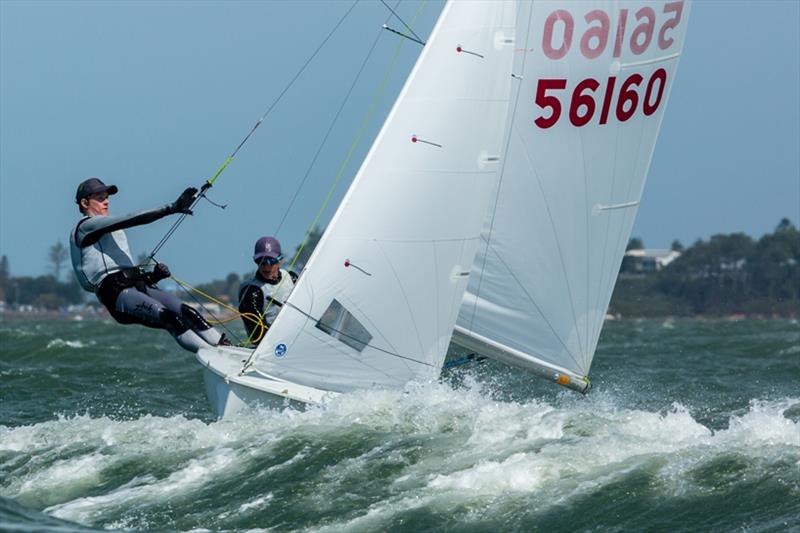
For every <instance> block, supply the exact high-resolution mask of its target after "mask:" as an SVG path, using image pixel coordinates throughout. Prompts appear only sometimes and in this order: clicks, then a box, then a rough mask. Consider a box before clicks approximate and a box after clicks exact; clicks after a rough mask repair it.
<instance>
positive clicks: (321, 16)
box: [0, 0, 800, 283]
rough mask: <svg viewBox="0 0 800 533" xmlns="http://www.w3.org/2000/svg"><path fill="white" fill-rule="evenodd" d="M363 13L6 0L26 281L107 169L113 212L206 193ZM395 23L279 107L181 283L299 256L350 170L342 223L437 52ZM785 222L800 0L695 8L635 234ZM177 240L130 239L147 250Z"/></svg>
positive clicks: (188, 248) (185, 250) (793, 160)
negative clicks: (394, 111) (280, 253)
mask: <svg viewBox="0 0 800 533" xmlns="http://www.w3.org/2000/svg"><path fill="white" fill-rule="evenodd" d="M351 5H352V3H351V2H349V1H347V2H343V1H321V2H317V1H311V0H307V1H303V2H276V1H275V2H258V1H227V2H217V1H212V0H206V1H204V2H155V1H142V2H128V1H118V2H101V1H93V2H74V1H63V0H60V1H57V2H48V1H37V2H27V1H26V2H17V1H10V0H0V255H6V256H8V259H9V262H10V267H11V273H12V275H41V274H45V273H47V272H48V271H49V269H50V263H49V262H48V260H47V250H48V248H49V247H50V246H52V245H53V244H55V243H56V242H59V241H61V242H63V243H64V244H66V243H67V239H68V236H69V232H70V230H71V229H72V227H73V226H74V224H75V222H76V221H77V220H78V219H79V216H80V215H79V213H78V211H77V208H76V206H75V203H74V195H75V189H76V187H77V184H78V183H79V182H80V181H82V180H83V179H85V178H87V177H90V176H99V177H101V178H102V179H103V180H104V181H105V182H106V183H109V184H115V185H117V186H118V187H119V189H120V192H119V194H118V195H116V196H114V197H112V204H111V211H112V213H127V212H132V211H136V210H139V209H144V208H148V207H155V206H158V205H163V204H165V203H167V202H171V201H173V200H174V199H175V198H176V197H177V196H178V195H179V194H180V192H181V191H182V190H183V189H184V188H185V187H188V186H199V185H201V184H202V183H203V182H204V181H205V180H206V179H207V178H209V177H211V176H212V175H213V174H214V172H215V171H216V170H217V168H218V167H219V166H220V165H221V164H222V162H223V161H224V160H225V158H226V157H227V156H228V155H230V154H231V152H232V151H233V150H234V149H235V148H236V146H237V145H238V144H239V142H240V141H241V140H242V139H243V138H244V137H245V135H246V134H247V133H248V131H250V129H251V127H252V126H253V125H254V123H255V122H256V121H257V120H258V119H259V117H261V116H262V115H263V114H264V113H265V112H266V111H267V110H268V109H270V107H271V106H272V104H273V103H274V102H275V101H276V99H278V97H279V95H281V93H282V91H283V90H284V88H285V87H286V86H287V84H289V82H290V81H291V80H292V78H293V77H294V75H295V74H296V73H297V72H298V70H299V69H300V68H301V67H302V66H303V64H304V63H305V62H306V60H307V59H308V58H309V57H310V56H311V55H312V54H313V53H314V50H315V49H316V48H317V47H318V45H319V44H320V43H321V42H322V40H323V39H324V38H325V36H326V35H327V34H328V32H329V31H330V30H331V29H332V28H333V26H334V24H335V23H336V21H337V20H339V18H340V17H341V16H342V15H343V14H344V13H345V12H346V11H347V10H348V9H349V7H350V6H351ZM392 5H394V4H392ZM441 6H442V2H440V1H429V2H427V3H426V4H425V5H424V6H423V5H422V4H421V3H420V2H418V1H416V0H414V1H408V2H401V3H400V5H399V6H398V8H397V12H398V14H399V15H400V16H401V17H402V18H403V19H404V20H405V21H406V22H408V23H409V24H410V25H412V27H413V28H414V30H415V32H416V33H417V34H419V35H420V36H422V37H423V38H425V37H426V36H427V35H428V34H429V33H430V31H431V29H432V27H433V25H434V23H435V20H436V17H437V16H438V14H439V12H440V11H441ZM420 8H421V10H420ZM389 15H390V13H389V12H388V10H387V9H386V7H384V5H383V4H382V3H380V2H376V1H371V0H363V1H361V2H359V3H358V4H357V5H356V7H355V8H354V9H353V11H352V12H351V13H350V15H349V16H348V17H347V18H346V19H345V21H344V22H343V24H342V26H341V27H340V28H339V30H337V32H336V33H335V34H334V35H333V37H332V38H331V39H330V40H329V41H328V42H327V43H326V44H325V46H323V47H322V49H321V50H320V52H319V54H318V55H317V56H316V57H315V58H314V59H313V60H312V61H311V62H310V63H309V65H308V67H307V69H306V70H305V71H304V72H303V74H302V75H301V76H300V77H299V78H298V79H297V80H296V82H295V83H293V84H292V85H291V87H290V89H289V90H288V91H287V92H286V93H285V94H284V96H283V97H282V98H280V99H279V100H278V103H277V105H275V106H274V107H273V108H271V111H270V112H269V113H267V115H266V118H265V120H264V122H263V123H262V125H261V126H260V127H259V128H258V129H257V130H256V132H255V133H254V134H253V136H252V137H251V138H250V139H249V140H248V142H247V143H246V144H245V145H244V146H243V147H242V149H241V150H240V151H239V153H238V154H237V156H236V158H235V159H234V161H233V162H232V163H231V164H230V166H229V167H228V168H227V170H226V171H225V172H224V173H223V174H222V176H221V177H220V178H219V180H218V181H217V183H216V185H215V187H214V188H213V189H212V190H211V191H210V197H211V199H212V200H214V201H215V202H218V203H221V204H227V206H228V207H227V208H226V209H224V210H223V209H219V208H217V207H214V206H212V205H211V204H209V203H205V202H204V203H202V204H200V205H199V207H198V208H197V209H196V213H195V216H193V217H191V218H189V219H187V220H186V221H185V223H184V224H183V225H182V226H181V227H180V228H179V229H178V231H177V233H176V235H175V236H174V237H173V238H172V239H171V240H170V241H169V242H168V243H167V244H166V246H165V247H164V249H163V250H162V251H161V252H160V253H159V256H158V257H159V259H160V260H161V261H163V262H165V263H167V264H169V265H170V266H171V267H172V270H173V273H175V274H176V276H178V277H180V278H182V279H185V280H187V281H189V282H192V283H197V282H201V281H208V280H211V279H215V278H224V277H225V276H226V275H227V273H229V272H238V273H243V272H246V271H248V270H251V265H252V262H251V260H250V257H251V254H252V246H253V242H254V241H255V240H256V239H257V238H258V237H259V236H261V235H267V234H274V233H276V231H277V230H278V229H279V228H280V231H277V235H278V237H279V238H280V239H281V241H282V242H283V244H284V248H285V249H286V250H288V251H292V250H293V249H294V247H295V246H296V245H297V244H298V243H299V242H300V241H301V240H302V237H303V234H304V232H305V231H306V229H307V228H308V227H309V225H310V224H311V223H312V221H313V220H314V219H315V217H316V216H317V213H318V212H319V210H320V207H321V205H323V202H324V200H325V198H326V197H327V195H328V191H329V189H330V186H331V183H332V182H333V180H334V179H335V177H336V176H337V175H338V174H339V172H340V169H341V168H344V170H343V171H342V179H341V182H340V183H339V184H338V186H337V187H336V188H335V189H334V192H333V195H332V197H331V201H330V203H329V204H328V205H327V208H326V209H324V210H323V211H322V215H321V221H322V223H323V224H324V223H325V222H327V220H329V219H330V217H331V216H332V214H333V212H334V210H335V208H336V206H337V205H338V202H339V200H340V199H341V197H342V196H343V194H344V192H345V191H346V188H347V185H348V183H349V181H350V180H351V179H352V177H353V176H354V174H355V172H356V171H357V170H358V166H359V164H360V162H361V160H362V159H363V157H364V155H365V154H366V151H367V150H368V149H369V146H370V144H371V142H372V140H373V138H374V137H375V135H376V134H377V132H378V129H379V128H380V126H381V124H382V122H383V119H384V118H385V116H386V114H387V113H388V111H389V109H390V107H391V104H392V103H393V101H394V99H395V97H396V95H397V93H398V92H399V90H400V88H401V86H402V83H403V81H404V80H405V77H406V75H407V74H408V72H409V71H410V69H411V67H412V66H413V63H414V61H415V59H416V57H417V55H418V54H419V50H420V47H419V45H417V44H415V43H413V42H412V41H408V40H403V39H402V38H399V37H396V36H394V35H392V34H390V33H389V32H386V31H384V30H382V29H381V25H382V24H383V23H384V22H386V20H387V17H388V16H389ZM412 21H413V22H412ZM389 25H390V26H393V27H396V28H398V29H401V27H402V25H401V23H399V22H397V21H396V20H392V21H390V22H389ZM379 35H380V38H379V39H378V41H377V42H378V44H377V46H376V48H375V50H374V52H373V53H372V54H371V55H370V57H369V60H368V61H367V63H366V64H365V67H364V70H363V73H362V74H361V76H360V78H359V79H358V82H357V83H356V84H355V85H354V89H353V93H352V95H351V97H350V99H349V100H348V103H347V104H346V105H345V107H344V108H343V109H342V113H341V116H340V118H339V120H338V121H337V123H336V124H335V126H334V128H333V130H332V133H331V136H330V138H329V140H328V142H326V143H325V144H324V145H323V147H322V149H321V151H320V152H319V157H318V158H317V160H316V162H315V164H314V165H313V167H310V171H309V165H310V164H311V162H312V160H313V158H314V156H315V153H317V151H318V149H319V148H320V145H321V142H322V140H323V138H324V136H325V133H326V131H327V130H328V128H329V126H330V124H331V122H332V120H333V118H334V116H335V115H336V113H337V110H338V109H339V106H340V105H341V102H342V101H343V100H344V97H345V94H346V93H347V91H348V89H349V88H350V86H351V83H352V82H353V79H354V78H355V76H356V73H357V72H358V70H359V68H360V66H361V64H362V62H363V61H364V59H365V57H367V53H368V52H369V50H370V48H371V46H372V44H373V42H375V39H376V38H377V37H378V36H379ZM398 39H400V40H403V41H404V44H403V47H402V49H401V53H400V56H399V59H398V62H397V65H396V67H395V68H394V69H393V70H391V76H390V78H389V81H388V83H387V85H386V88H385V90H384V91H383V92H382V93H380V94H379V97H378V99H377V100H376V101H377V104H376V107H375V109H374V113H372V115H371V119H370V121H369V122H368V123H367V126H366V127H365V129H364V132H363V135H361V136H359V131H360V128H361V127H362V124H363V121H364V117H365V116H366V115H367V113H368V110H369V109H370V104H371V102H373V101H374V99H375V98H376V95H378V93H379V91H378V88H379V86H380V82H381V80H382V79H383V76H384V74H385V73H386V72H387V70H388V69H389V67H390V65H391V57H392V54H393V53H394V50H395V49H396V47H397V44H398ZM358 138H360V142H359V143H358V144H357V145H356V148H355V150H354V152H353V155H352V157H351V158H350V159H349V161H348V164H347V165H346V166H344V162H345V161H346V156H347V154H348V151H349V150H350V149H351V146H353V145H354V141H355V140H356V139H358ZM306 173H307V177H306V178H304V176H306ZM304 179H305V182H304V185H303V186H302V188H300V189H299V190H300V192H299V195H298V197H297V200H296V201H295V202H293V203H292V198H293V197H294V195H295V192H296V191H297V190H298V186H299V184H300V183H301V182H303V180H304ZM783 217H788V218H789V219H790V220H792V222H794V223H795V224H796V225H797V224H798V223H800V1H796V0H786V1H758V2H755V1H753V2H751V1H744V0H742V1H724V0H719V1H709V0H701V1H695V3H694V5H693V7H692V12H691V19H690V21H689V30H688V35H687V39H686V43H685V46H684V54H683V57H682V58H681V61H680V65H679V68H678V73H677V77H676V80H675V83H674V85H673V88H672V93H671V95H670V101H669V106H668V109H667V112H666V114H665V118H664V122H663V124H662V129H661V133H660V136H659V140H658V143H657V145H656V150H655V154H654V157H653V161H652V165H651V168H650V173H649V177H648V182H647V185H646V187H645V190H644V196H643V198H642V203H641V206H640V208H639V213H638V216H637V220H636V223H635V226H634V231H633V235H634V236H638V237H640V238H641V239H642V240H643V241H644V243H645V245H646V246H647V247H651V248H665V247H669V245H670V243H671V242H672V241H673V240H674V239H679V240H680V241H682V242H683V243H684V244H686V245H689V244H691V243H693V242H694V241H695V240H696V239H698V238H702V239H708V238H709V237H710V236H711V235H714V234H717V233H733V232H745V233H747V234H749V235H751V236H753V237H755V238H758V237H760V236H761V235H763V234H764V233H768V232H771V231H772V230H773V229H774V228H775V226H776V225H777V224H778V222H779V221H780V219H781V218H783ZM282 220H283V223H281V222H282ZM168 228H169V220H163V221H160V222H158V223H155V224H152V225H150V226H147V227H142V228H136V229H132V230H129V231H128V239H129V242H130V244H131V248H132V250H133V252H134V255H138V254H139V253H143V252H145V253H146V252H149V251H150V250H151V249H152V248H153V246H154V245H155V244H156V243H157V242H158V240H159V239H160V238H161V236H162V235H163V234H164V233H165V232H166V231H167V229H168Z"/></svg>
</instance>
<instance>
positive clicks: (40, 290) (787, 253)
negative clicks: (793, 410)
mask: <svg viewBox="0 0 800 533" xmlns="http://www.w3.org/2000/svg"><path fill="white" fill-rule="evenodd" d="M321 235H322V231H321V230H320V229H319V228H315V229H314V230H313V231H312V232H311V233H310V234H309V236H308V239H307V243H306V245H305V246H303V247H302V249H301V247H300V246H298V247H297V248H296V249H295V254H292V255H291V256H288V255H287V258H288V259H287V262H286V263H285V267H288V266H289V264H290V262H291V258H293V257H294V256H295V255H297V254H299V256H298V259H297V261H296V263H295V267H294V270H295V271H297V272H299V271H300V270H301V268H302V265H304V264H305V263H306V262H307V261H308V259H309V257H310V256H311V252H312V251H313V249H314V247H315V246H316V244H317V242H318V241H319V238H320V237H321ZM636 248H644V243H643V242H642V240H641V239H639V238H633V239H631V240H630V242H629V244H628V249H636ZM672 249H673V250H676V251H680V252H681V255H680V257H678V258H677V259H675V260H674V261H672V262H671V263H669V265H667V266H666V267H664V268H663V269H661V270H657V271H654V272H645V273H641V272H636V271H635V270H634V269H633V268H632V267H631V263H630V261H628V260H627V259H626V260H625V261H623V263H622V267H621V269H620V277H619V280H618V281H617V285H616V288H615V290H614V294H613V296H612V299H611V305H610V312H612V313H615V314H621V315H622V316H626V317H631V316H668V315H673V316H695V315H712V316H713V315H728V314H735V313H744V314H760V315H775V314H778V315H783V316H798V315H800V231H798V229H797V228H796V227H795V226H794V225H793V224H792V223H791V221H789V220H788V219H786V218H784V219H783V220H781V221H780V223H779V224H778V225H777V227H776V228H775V231H773V232H772V233H769V234H767V235H764V236H762V237H761V238H760V239H758V240H755V239H753V238H752V237H750V236H748V235H746V234H744V233H733V234H729V235H721V234H720V235H714V236H712V237H711V238H710V239H709V240H707V241H704V240H702V239H698V240H697V241H696V242H695V243H694V244H693V245H691V246H689V247H688V248H685V247H684V246H683V245H682V244H681V243H680V242H678V241H674V242H673V243H672ZM68 258H69V251H68V249H67V248H66V246H64V245H63V244H62V243H61V242H57V243H56V244H54V245H53V246H51V247H50V248H49V249H48V250H47V260H48V265H49V269H48V270H49V272H48V274H46V275H43V276H36V277H32V276H11V273H10V266H9V260H8V258H7V257H6V256H5V255H3V256H2V257H0V302H5V303H6V304H7V305H10V306H15V305H16V306H23V305H31V306H34V307H38V308H46V309H59V308H63V307H65V306H67V305H71V304H81V303H84V302H89V303H95V302H94V299H93V298H86V296H87V294H86V293H85V292H83V290H82V289H81V288H80V286H79V285H78V283H77V281H76V280H75V278H74V276H73V274H72V271H71V269H70V268H69V265H68ZM252 275H253V271H252V270H251V271H249V272H245V273H243V274H241V275H240V274H237V273H235V272H231V273H230V274H228V275H227V276H226V277H225V278H224V279H220V280H214V281H211V282H208V283H204V284H201V285H199V286H198V288H199V289H200V290H202V291H203V292H206V293H208V294H210V295H212V296H214V297H215V298H217V299H219V300H221V301H223V302H226V303H230V304H232V305H234V306H236V305H237V303H238V293H239V285H240V284H241V282H242V280H245V279H249V278H250V277H251V276H252ZM64 278H66V279H64ZM182 296H184V297H185V298H184V299H189V298H188V296H186V295H184V294H182Z"/></svg>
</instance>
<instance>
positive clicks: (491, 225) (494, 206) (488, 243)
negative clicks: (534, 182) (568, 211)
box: [469, 7, 533, 330]
mask: <svg viewBox="0 0 800 533" xmlns="http://www.w3.org/2000/svg"><path fill="white" fill-rule="evenodd" d="M532 19H533V8H532V7H531V10H530V11H529V12H528V27H527V31H526V33H525V48H527V47H528V39H529V38H530V29H531V20H532ZM527 58H528V56H527V55H524V56H523V57H522V71H523V72H524V71H525V63H526V62H527ZM511 68H512V70H513V68H514V65H513V61H512V65H511ZM521 94H522V89H521V88H520V87H517V94H516V96H515V97H514V107H513V109H512V112H511V123H510V124H509V126H508V138H507V139H506V142H505V147H504V150H503V158H502V161H501V167H500V169H499V170H497V190H496V192H495V196H494V202H492V216H491V217H490V222H489V231H488V232H487V237H486V248H485V251H484V253H483V264H481V269H480V276H478V284H477V287H476V289H475V303H474V304H473V306H472V313H471V316H470V319H469V329H470V330H472V326H473V324H474V323H475V313H476V311H477V309H478V298H480V294H481V286H482V285H483V273H484V271H485V269H486V259H487V257H488V255H489V254H488V251H489V248H490V247H491V240H492V232H493V231H494V218H495V215H496V214H497V204H498V202H499V201H500V192H501V190H502V188H503V176H504V174H505V169H506V160H507V156H508V150H509V147H510V146H511V135H512V134H513V131H514V123H515V122H516V116H517V107H518V106H519V98H520V95H521Z"/></svg>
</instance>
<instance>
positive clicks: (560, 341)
mask: <svg viewBox="0 0 800 533" xmlns="http://www.w3.org/2000/svg"><path fill="white" fill-rule="evenodd" d="M489 249H491V251H492V253H494V255H495V257H497V259H498V260H499V261H500V262H501V263H502V264H503V266H504V267H505V268H506V270H507V271H508V273H509V274H511V277H512V278H513V280H514V281H515V282H516V283H517V285H519V287H520V289H522V292H523V293H524V294H525V296H527V298H528V300H529V301H530V302H531V304H532V305H533V306H534V307H535V308H536V311H537V312H538V313H539V314H540V315H541V316H542V319H543V320H544V323H545V324H547V327H549V328H550V331H552V332H553V335H554V336H555V337H556V339H558V342H559V343H561V346H563V347H564V350H566V352H567V354H568V355H569V357H570V359H572V362H573V363H575V364H576V365H577V366H578V367H580V366H581V364H580V363H579V362H578V360H577V359H575V356H574V355H573V354H572V351H571V350H570V349H569V347H568V346H567V344H566V343H565V342H564V340H563V339H562V338H561V336H560V335H559V334H558V331H556V329H555V328H554V327H553V325H552V324H551V323H550V320H548V318H547V315H546V314H545V313H544V312H543V311H542V309H541V308H540V307H539V304H537V303H536V300H535V299H534V298H533V296H532V295H531V294H530V293H529V292H528V289H527V288H526V287H525V285H524V284H523V283H522V282H521V281H520V280H519V278H517V276H515V275H514V271H513V270H512V269H511V267H509V266H508V263H506V261H505V260H504V259H503V257H502V256H501V255H500V253H499V252H498V251H497V250H496V249H495V248H494V247H491V246H490V247H489ZM477 302H478V295H477V294H476V295H475V305H476V306H477ZM470 331H472V330H470Z"/></svg>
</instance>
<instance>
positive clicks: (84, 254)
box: [70, 178, 224, 352]
mask: <svg viewBox="0 0 800 533" xmlns="http://www.w3.org/2000/svg"><path fill="white" fill-rule="evenodd" d="M117 191H118V188H117V186H116V185H106V184H105V183H103V182H102V181H101V180H100V179H98V178H89V179H87V180H85V181H83V182H82V183H81V184H80V185H79V186H78V190H77V192H76V194H75V201H76V203H77V204H78V209H79V210H80V212H81V213H82V214H83V215H84V217H83V218H82V219H81V220H80V221H79V222H78V224H77V225H76V226H75V228H74V229H73V230H72V233H71V234H70V252H71V255H72V267H73V269H74V270H75V275H76V277H77V278H78V282H79V283H80V284H81V286H82V287H83V288H84V289H85V290H86V291H88V292H91V293H94V294H95V295H96V296H97V299H98V300H99V301H100V303H102V304H103V305H104V306H105V307H106V309H108V311H109V313H111V316H112V317H114V319H115V320H116V321H117V322H119V323H120V324H141V325H143V326H147V327H150V328H158V329H165V330H167V331H169V333H170V334H171V335H172V336H173V337H175V340H176V341H177V342H178V344H180V345H181V346H182V347H183V348H185V349H187V350H189V351H192V352H197V350H198V349H200V348H204V347H210V346H216V345H217V344H220V342H221V341H223V343H224V336H223V335H221V334H220V333H219V332H217V331H216V330H215V329H214V328H212V327H211V325H209V324H208V322H206V321H205V319H203V317H202V316H201V315H200V314H199V313H198V312H197V311H195V310H194V309H193V308H191V307H189V306H188V305H186V304H184V303H183V302H181V300H180V299H178V298H177V297H175V296H174V295H172V294H169V293H167V292H164V291H162V290H159V289H158V286H157V283H158V282H159V281H161V280H163V279H165V278H168V277H170V275H171V274H170V271H169V268H168V267H167V266H166V265H164V264H162V263H156V265H155V267H154V268H153V270H152V271H150V272H147V271H144V270H143V269H142V268H140V267H138V266H136V264H135V263H134V261H133V259H132V258H131V252H130V249H129V248H128V239H127V237H126V235H125V231H123V230H125V229H127V228H131V227H134V226H142V225H144V224H149V223H151V222H155V221H156V220H159V219H161V218H163V217H166V216H167V215H172V214H177V213H185V214H192V211H191V209H190V207H191V205H192V202H193V201H194V199H195V195H196V194H197V189H195V188H193V187H189V188H187V189H186V190H185V191H183V193H181V195H180V196H179V197H178V199H177V200H175V201H174V202H173V203H171V204H167V205H165V206H162V207H158V208H156V209H150V210H147V211H141V212H138V213H134V214H130V215H125V216H109V215H108V203H109V196H110V195H113V194H116V193H117Z"/></svg>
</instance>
